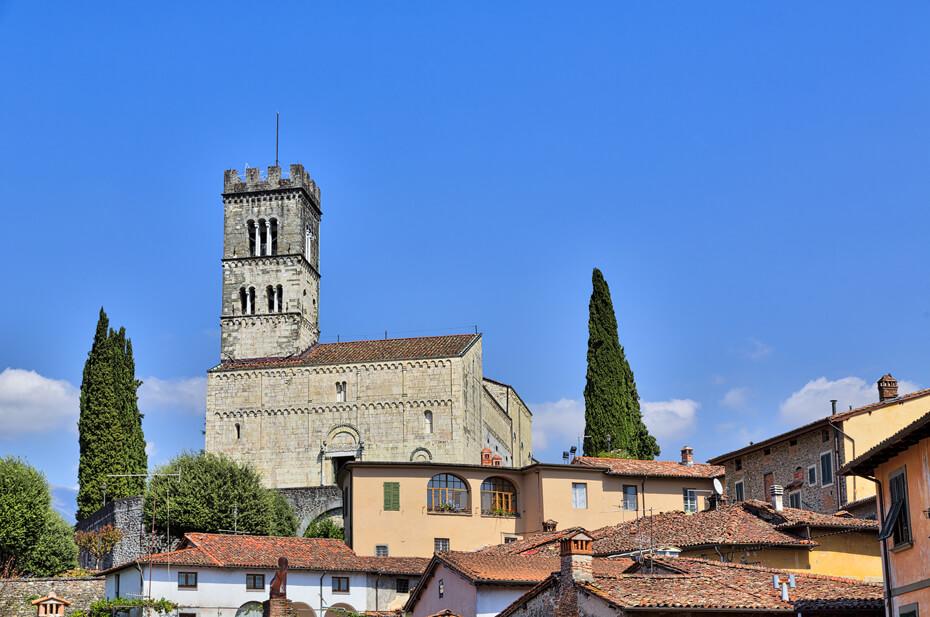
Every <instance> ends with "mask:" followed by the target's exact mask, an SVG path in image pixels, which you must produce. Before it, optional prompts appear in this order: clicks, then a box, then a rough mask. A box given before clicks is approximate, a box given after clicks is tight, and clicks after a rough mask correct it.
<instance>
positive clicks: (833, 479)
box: [819, 450, 836, 488]
mask: <svg viewBox="0 0 930 617" xmlns="http://www.w3.org/2000/svg"><path fill="white" fill-rule="evenodd" d="M825 455H829V457H830V483H829V484H824V483H823V457H824V456H825ZM819 462H820V465H819V467H820V486H821V487H823V488H827V487H828V486H833V484H834V482H836V477H835V476H836V470H835V469H833V450H824V451H823V452H821V453H820V458H819Z"/></svg>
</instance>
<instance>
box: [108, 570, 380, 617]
mask: <svg viewBox="0 0 930 617" xmlns="http://www.w3.org/2000/svg"><path fill="white" fill-rule="evenodd" d="M179 571H182V572H197V589H178V572H179ZM116 574H117V573H111V574H108V575H107V581H106V594H107V598H112V597H114V595H115V578H116ZM118 574H120V595H121V596H122V597H124V598H126V597H138V595H133V594H138V583H139V572H138V570H136V569H135V568H134V567H127V568H124V569H122V570H120V571H119V572H118ZM151 574H152V578H151V597H153V598H155V599H159V598H165V599H167V600H170V601H172V602H175V603H177V604H178V605H179V606H180V607H181V610H182V612H185V613H194V614H196V615H198V617H207V616H209V617H234V616H235V614H236V611H237V610H238V609H239V607H240V606H242V605H243V604H245V603H246V602H263V601H265V600H267V599H268V589H269V585H270V584H271V579H272V578H274V570H263V569H261V568H257V569H249V570H246V569H231V568H202V567H199V568H192V567H184V566H171V567H170V568H169V567H167V566H155V567H154V568H152V572H151ZM246 574H264V575H265V589H264V590H262V591H246V588H245V575H246ZM321 574H323V606H324V607H328V606H332V605H333V604H348V605H350V606H351V607H352V608H353V609H355V610H357V611H365V610H369V609H368V607H367V606H366V601H367V594H368V588H367V575H366V574H365V573H364V572H361V573H359V572H356V573H340V572H332V573H330V572H326V573H322V572H310V571H305V570H290V571H288V573H287V597H288V599H289V600H291V601H293V602H304V603H306V604H307V605H309V606H310V607H311V608H312V609H313V610H314V611H316V613H317V615H318V617H323V615H324V614H325V609H324V610H323V611H321V610H320V575H321ZM332 576H348V577H349V593H333V592H332V581H331V577H332ZM132 581H135V583H134V585H133V583H132ZM142 590H143V592H144V595H146V596H148V595H149V568H147V567H146V568H144V582H143V588H142Z"/></svg>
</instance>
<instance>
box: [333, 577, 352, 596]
mask: <svg viewBox="0 0 930 617" xmlns="http://www.w3.org/2000/svg"><path fill="white" fill-rule="evenodd" d="M332 586H333V593H349V577H348V576H334V577H333V578H332Z"/></svg>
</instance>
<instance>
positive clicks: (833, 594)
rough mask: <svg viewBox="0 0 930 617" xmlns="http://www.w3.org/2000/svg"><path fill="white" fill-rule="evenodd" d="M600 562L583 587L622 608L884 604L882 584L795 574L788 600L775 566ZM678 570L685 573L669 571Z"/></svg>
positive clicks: (512, 610)
mask: <svg viewBox="0 0 930 617" xmlns="http://www.w3.org/2000/svg"><path fill="white" fill-rule="evenodd" d="M602 561H605V560H603V559H597V558H596V559H595V560H594V580H593V581H592V582H590V583H578V586H579V587H581V588H582V589H584V590H585V591H587V592H588V593H591V594H593V595H595V596H598V597H600V598H603V599H604V600H605V601H607V602H609V603H610V604H613V605H614V606H617V607H620V608H628V609H632V608H647V609H648V608H658V609H662V608H666V609H673V610H675V609H700V610H714V609H717V610H740V609H746V610H757V611H771V612H778V613H782V612H784V613H790V612H795V611H798V610H802V608H804V607H806V608H807V609H811V608H816V609H820V610H833V611H842V610H849V609H859V610H868V611H874V612H878V611H880V610H881V608H882V587H881V585H876V584H869V583H862V582H859V581H855V580H852V579H844V578H839V577H830V576H819V575H815V574H795V587H794V588H792V589H789V591H788V598H789V599H788V601H787V602H785V601H783V600H782V599H781V593H780V590H776V589H775V588H774V586H773V585H772V577H773V575H776V574H777V575H779V577H780V578H781V580H783V581H785V582H787V574H788V573H787V572H785V571H783V570H775V569H771V568H759V567H754V566H742V565H737V564H728V563H721V562H713V561H708V560H703V559H691V558H683V557H682V558H677V559H665V560H656V563H657V564H658V565H659V566H660V569H662V573H650V572H648V571H646V570H645V569H641V570H640V571H639V572H635V573H631V572H624V573H619V574H613V575H609V576H608V575H604V574H602V573H599V572H598V562H602ZM666 568H667V569H668V570H676V571H679V572H681V573H680V574H673V573H668V572H667V570H665V569H666ZM557 581H558V578H557V576H552V577H550V578H548V579H547V580H545V581H544V582H542V583H540V584H539V585H537V586H536V587H534V588H533V589H531V590H530V591H529V592H527V593H526V594H525V595H524V596H523V597H522V598H520V599H518V600H517V601H515V602H514V603H512V604H511V605H510V606H508V607H507V608H506V609H504V611H502V612H501V613H500V617H508V616H509V615H514V614H520V613H519V608H520V606H521V605H522V604H523V603H524V602H525V601H526V599H528V598H530V597H533V596H535V595H538V594H539V593H541V592H542V591H544V590H545V589H546V587H548V586H551V585H554V584H556V583H557Z"/></svg>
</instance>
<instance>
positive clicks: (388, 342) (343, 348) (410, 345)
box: [213, 334, 481, 371]
mask: <svg viewBox="0 0 930 617" xmlns="http://www.w3.org/2000/svg"><path fill="white" fill-rule="evenodd" d="M479 338H481V335H480V334H450V335H445V336H418V337H415V338H394V339H376V340H371V341H345V342H339V343H317V344H316V345H313V346H311V347H310V348H309V349H307V350H306V351H304V352H302V353H299V354H295V355H293V356H287V357H283V358H243V359H240V360H226V361H224V362H221V363H220V365H219V366H217V367H216V368H215V369H213V370H219V371H228V370H238V369H252V368H272V367H284V366H322V365H327V364H362V363H367V362H389V361H398V360H429V359H433V358H454V357H457V356H461V355H462V354H463V353H465V351H467V350H468V348H469V347H471V346H472V345H473V344H474V343H475V341H477V340H478V339H479Z"/></svg>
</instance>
